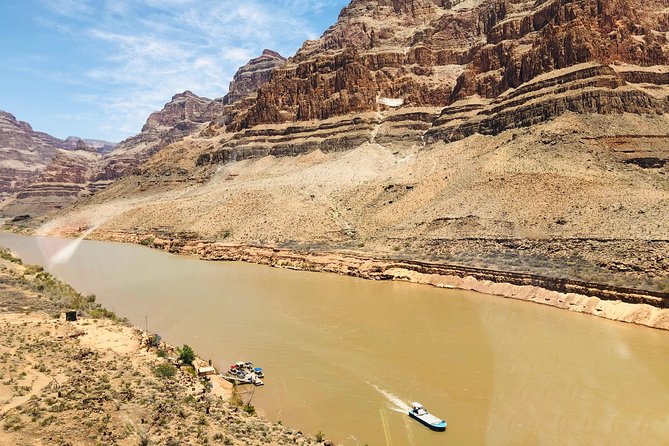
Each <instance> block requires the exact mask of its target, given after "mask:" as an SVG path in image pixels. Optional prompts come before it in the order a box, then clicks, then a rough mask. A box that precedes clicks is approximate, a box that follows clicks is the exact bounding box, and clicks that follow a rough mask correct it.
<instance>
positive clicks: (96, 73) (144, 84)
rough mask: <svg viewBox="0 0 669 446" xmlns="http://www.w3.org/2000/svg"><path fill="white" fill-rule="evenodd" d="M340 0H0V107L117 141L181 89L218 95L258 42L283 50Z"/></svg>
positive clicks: (43, 125) (324, 24) (51, 126)
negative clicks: (0, 43) (0, 66)
mask: <svg viewBox="0 0 669 446" xmlns="http://www.w3.org/2000/svg"><path fill="white" fill-rule="evenodd" d="M348 2H349V1H348V0H330V1H327V0H274V1H271V0H242V1H232V0H218V1H214V0H20V1H19V0H0V37H1V38H2V42H3V44H2V45H0V58H1V60H2V61H3V63H2V70H0V109H2V110H5V111H7V112H10V113H12V114H14V115H15V116H16V117H17V118H18V119H20V120H23V121H27V122H29V123H30V124H31V125H32V126H33V128H34V129H35V130H39V131H44V132H47V133H49V134H52V135H54V136H56V137H59V138H65V137H67V136H70V135H74V136H80V137H85V138H99V139H106V140H110V141H120V140H122V139H124V138H126V137H128V136H131V135H134V134H136V133H137V132H139V130H140V129H141V127H142V125H143V124H144V121H145V120H146V118H147V117H148V115H149V114H150V113H151V112H152V111H154V110H159V109H160V108H162V106H163V104H165V103H166V102H168V101H169V100H170V98H171V97H172V96H173V95H174V94H176V93H180V92H182V91H184V90H191V91H193V92H194V93H195V94H198V95H201V96H207V97H210V98H214V97H220V96H223V95H224V94H225V93H226V92H227V89H228V83H229V82H230V79H231V78H232V76H233V75H234V73H235V71H236V70H237V68H238V67H239V66H241V65H243V64H245V63H246V62H247V61H248V60H249V59H251V58H252V57H256V56H257V55H259V54H260V53H261V52H262V50H263V49H265V48H270V49H273V50H276V51H279V52H280V53H282V54H283V55H284V56H290V55H293V54H294V53H295V51H296V50H297V49H298V48H299V47H300V45H301V44H302V42H303V41H304V40H306V39H314V38H318V37H319V36H320V35H321V34H322V32H323V31H324V30H325V29H327V28H328V27H329V26H330V25H331V24H333V23H334V22H335V21H336V19H337V15H338V14H339V11H340V10H341V8H343V7H344V6H346V4H348Z"/></svg>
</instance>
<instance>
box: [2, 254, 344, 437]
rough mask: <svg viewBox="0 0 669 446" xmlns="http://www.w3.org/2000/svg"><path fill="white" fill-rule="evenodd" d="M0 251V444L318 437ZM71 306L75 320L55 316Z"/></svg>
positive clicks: (91, 301) (60, 283)
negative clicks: (205, 376) (262, 410)
mask: <svg viewBox="0 0 669 446" xmlns="http://www.w3.org/2000/svg"><path fill="white" fill-rule="evenodd" d="M0 254H2V255H1V256H0V376H1V377H2V381H1V382H0V444H1V445H26V446H28V445H31V446H32V445H59V446H64V445H72V446H74V445H90V444H100V445H127V446H131V445H132V446H135V445H137V444H161V445H202V444H225V445H261V444H262V445H267V444H271V445H283V444H297V445H311V444H317V442H316V440H315V439H314V438H313V437H310V436H307V435H303V434H302V433H301V432H299V431H297V430H294V429H290V428H286V427H284V426H282V425H281V424H279V423H272V422H269V421H267V420H265V419H263V418H262V417H260V416H257V415H255V413H254V410H252V409H249V410H247V409H248V407H247V406H246V405H247V404H248V403H249V402H248V401H245V399H247V398H248V397H247V396H246V394H245V393H244V391H243V389H241V388H240V390H239V391H237V390H236V389H234V391H233V388H232V387H231V386H230V385H228V383H227V382H225V381H224V380H222V379H221V378H214V379H212V380H211V381H210V382H209V383H210V384H211V388H210V385H209V384H208V383H207V381H204V380H202V379H200V378H198V377H196V374H195V373H194V370H193V369H192V368H190V367H186V366H181V367H175V366H174V365H173V364H174V362H176V361H175V358H176V352H175V349H174V348H173V347H172V346H169V345H166V344H164V343H163V344H161V345H160V346H159V347H154V348H148V347H147V343H146V339H147V335H146V333H143V332H142V331H141V330H140V329H138V328H135V327H130V326H128V325H127V324H126V323H125V322H124V321H121V320H119V319H118V317H116V316H115V315H114V314H113V313H111V312H109V311H107V310H104V309H103V308H101V307H100V306H99V305H97V304H95V303H94V301H93V300H92V299H91V298H90V297H88V296H82V295H80V294H78V293H77V292H76V291H75V290H73V289H72V288H70V287H69V286H67V285H66V284H64V283H62V282H60V281H58V280H57V279H55V278H53V277H52V276H50V275H48V274H47V273H44V272H43V271H42V270H41V268H38V267H32V266H25V265H22V264H21V263H20V261H18V259H15V258H12V256H11V255H9V253H8V252H7V251H4V250H3V251H0ZM71 308H78V309H79V310H78V312H79V315H80V316H79V318H78V320H77V321H76V322H67V321H65V318H64V316H63V311H64V310H65V309H71ZM166 370H167V371H166ZM320 444H323V443H320ZM327 444H331V443H329V442H327Z"/></svg>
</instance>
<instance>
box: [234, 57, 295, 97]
mask: <svg viewBox="0 0 669 446" xmlns="http://www.w3.org/2000/svg"><path fill="white" fill-rule="evenodd" d="M285 63H286V58H285V57H283V56H282V55H281V54H279V53H277V52H276V51H272V50H264V51H263V53H262V55H260V57H256V58H255V59H251V60H250V61H249V62H248V63H247V64H246V65H244V66H243V67H241V68H240V69H239V70H237V73H236V74H235V76H234V77H233V79H232V82H230V88H229V89H228V94H226V95H225V96H224V97H223V103H224V104H225V105H229V104H233V103H235V102H237V101H239V100H241V99H246V98H248V97H252V96H254V95H255V94H256V92H257V91H258V88H260V87H262V86H263V85H265V84H266V83H267V82H269V81H270V80H271V79H272V72H273V71H274V70H275V69H276V68H277V67H280V66H282V65H285Z"/></svg>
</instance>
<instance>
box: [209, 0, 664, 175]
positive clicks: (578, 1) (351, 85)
mask: <svg viewBox="0 0 669 446" xmlns="http://www.w3.org/2000/svg"><path fill="white" fill-rule="evenodd" d="M668 7H669V2H668V1H667V0H654V1H650V2H641V1H635V0H619V1H615V2H601V1H599V0H546V1H540V2H529V3H528V2H520V1H513V0H511V1H509V0H473V1H467V2H464V1H444V0H353V1H352V2H351V3H350V4H349V6H347V7H346V8H344V9H343V10H342V12H341V14H340V16H339V20H338V21H337V23H336V24H335V25H333V26H332V27H331V28H330V29H328V30H327V31H326V32H325V33H324V34H323V36H322V37H321V38H320V39H318V40H314V41H307V42H305V43H304V45H303V46H302V48H301V49H300V50H299V51H298V52H297V54H296V55H295V56H293V57H292V58H290V59H289V60H288V63H287V64H286V65H285V66H281V67H277V68H275V69H274V71H273V75H272V77H271V80H270V81H269V82H268V83H267V84H265V85H263V86H261V87H260V89H259V90H258V93H257V97H256V99H255V100H253V101H249V102H248V103H246V104H243V106H240V107H238V108H237V109H236V110H235V111H234V113H228V114H226V117H225V119H224V120H223V122H222V124H223V128H224V129H225V131H226V132H227V136H224V137H223V138H222V139H221V144H220V145H218V146H217V147H216V146H215V147H213V149H212V150H211V152H209V153H205V154H202V156H201V157H200V162H201V163H204V162H206V160H207V159H209V160H211V161H212V162H216V161H223V162H227V161H233V160H237V159H245V158H248V157H258V156H265V155H268V154H272V155H282V154H300V153H305V152H309V151H311V150H315V149H320V150H322V151H331V150H332V147H334V145H333V144H331V143H330V142H327V141H321V140H322V139H323V138H321V137H320V136H319V135H318V134H314V136H315V137H316V139H313V140H311V139H310V140H306V139H305V138H303V136H305V135H309V134H310V132H312V131H313V129H314V128H317V127H318V126H319V125H320V124H315V123H314V122H315V121H318V122H321V123H323V122H325V121H327V123H328V124H327V125H329V126H331V125H332V122H334V121H337V120H339V121H341V124H338V126H340V127H341V130H342V132H341V133H340V134H339V135H335V134H334V133H333V134H331V135H328V138H330V139H331V141H336V142H335V144H336V145H337V146H338V147H340V148H341V149H346V148H347V147H352V146H355V144H357V143H358V142H359V141H360V140H365V139H370V140H374V141H376V142H381V143H392V142H394V141H398V142H407V141H412V142H413V143H423V142H427V143H429V142H434V141H437V140H440V139H441V140H445V141H453V140H456V139H461V138H465V137H467V136H469V135H472V134H474V133H482V134H497V133H499V132H501V131H503V130H505V129H509V128H514V127H522V126H528V125H532V124H535V123H537V122H543V121H546V120H549V119H553V118H555V117H556V116H559V115H561V114H563V113H566V112H574V113H603V114H607V113H611V114H619V113H627V112H629V113H650V114H656V113H664V112H666V111H667V110H669V107H668V103H669V102H668V100H667V95H668V94H669V88H667V86H669V80H668V79H669V78H667V75H668V73H667V71H666V70H664V69H663V68H662V67H666V65H667V64H668V63H669V40H668V39H667V33H668V32H669V8H668ZM380 98H387V99H390V100H391V101H397V102H398V103H400V104H401V105H400V106H399V109H395V110H392V113H390V110H389V109H388V107H387V106H385V105H379V103H380V102H381V103H382V104H383V103H384V101H379V99H380ZM421 109H425V110H426V111H425V112H424V113H425V114H424V115H423V116H421V117H420V118H419V119H418V121H411V119H410V118H411V117H413V118H416V115H415V114H414V113H413V112H412V111H411V110H421ZM437 109H443V111H442V112H441V113H439V112H438V111H437V112H435V110H437ZM421 112H423V111H421ZM371 113H376V116H375V117H374V118H372V119H371V120H370V118H369V116H368V115H369V114H371ZM391 114H392V119H390V118H389V115H391ZM402 117H406V118H407V119H408V120H407V121H406V122H404V123H402V122H401V120H402V119H403V118H402ZM353 119H358V120H362V121H365V122H367V123H368V125H367V128H363V127H359V128H357V129H356V130H355V132H353V133H351V132H350V126H349V125H348V124H347V123H348V122H350V121H351V120H353ZM282 126H283V127H282ZM300 127H302V128H301V129H300V130H299V131H298V130H297V129H298V128H300ZM398 129H409V130H410V131H408V132H406V131H398ZM385 130H390V131H385ZM249 131H251V132H249ZM379 131H380V133H379ZM276 132H280V133H281V134H282V136H281V138H278V136H277V135H276ZM365 133H367V135H368V138H365V137H363V135H364V134H365ZM372 133H373V137H372ZM249 135H253V137H249ZM261 135H264V139H262V138H261V139H258V138H259V136H261ZM291 135H292V137H291ZM347 135H353V137H351V138H348V136H347Z"/></svg>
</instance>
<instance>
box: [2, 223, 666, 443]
mask: <svg viewBox="0 0 669 446" xmlns="http://www.w3.org/2000/svg"><path fill="white" fill-rule="evenodd" d="M0 245H2V246H6V247H9V248H10V249H12V250H13V251H14V252H16V253H17V254H18V255H20V256H21V257H22V258H23V259H24V261H25V262H26V263H35V264H40V265H43V266H45V267H47V269H48V270H49V271H51V272H52V273H54V274H55V275H56V276H58V277H60V278H61V279H63V280H64V281H66V282H68V283H70V284H71V285H72V286H74V287H75V288H77V289H78V290H79V291H81V292H84V293H94V294H96V295H97V298H98V301H99V302H100V303H101V304H103V305H104V306H105V307H107V308H109V309H113V310H114V311H116V312H117V313H118V314H119V315H122V316H126V317H128V318H129V319H130V321H131V322H132V323H133V324H135V325H137V326H140V327H144V324H145V320H146V319H148V325H149V330H150V331H152V332H156V333H160V334H161V335H162V337H163V338H164V339H165V340H166V341H168V342H170V343H172V344H175V345H180V344H184V343H186V344H189V345H191V346H192V347H193V348H194V349H195V351H196V352H197V353H198V354H199V355H200V356H202V357H204V358H206V359H212V360H213V362H214V364H215V365H217V366H219V367H221V368H225V367H226V366H227V365H228V364H231V363H234V362H236V361H239V360H251V361H253V362H254V363H256V365H259V366H261V367H263V368H264V369H265V371H266V375H267V377H266V379H265V382H266V385H265V386H264V387H262V388H257V389H256V390H255V394H254V395H253V401H252V402H253V404H254V405H256V407H257V408H258V409H259V410H260V411H261V412H262V413H263V414H264V415H265V416H266V417H267V418H269V419H271V420H281V421H282V422H283V423H284V424H286V425H289V426H293V427H296V428H298V429H301V430H302V431H303V432H305V433H309V434H312V435H313V434H315V433H316V432H318V431H322V432H324V433H325V434H326V436H327V438H330V439H333V440H335V441H337V442H339V443H343V444H346V445H358V444H359V445H364V444H369V445H370V446H378V445H382V446H390V445H394V446H401V445H412V446H430V445H443V444H456V445H484V444H488V445H556V444H560V445H563V444H575V445H576V444H589V445H595V444H601V445H612V444H644V445H653V444H658V445H660V444H668V440H667V439H668V438H669V332H663V331H659V330H653V329H649V328H645V327H639V326H634V325H629V324H624V323H619V322H613V321H609V320H604V319H599V318H595V317H592V316H587V315H582V314H576V313H570V312H568V311H564V310H558V309H555V308H552V307H545V306H540V305H536V304H530V303H527V302H520V301H514V300H510V299H503V298H500V297H493V296H487V295H483V294H478V293H473V292H465V291H457V290H443V289H436V288H431V287H428V286H423V285H415V284H409V283H399V282H371V281H365V280H362V279H356V278H350V277H343V276H337V275H332V274H325V273H308V272H298V271H289V270H282V269H273V268H270V267H266V266H258V265H251V264H245V263H228V262H204V261H200V260H197V259H193V258H189V257H184V256H175V255H170V254H166V253H163V252H158V251H155V250H151V249H148V248H144V247H141V246H133V245H124V244H115V243H105V242H95V241H83V242H73V241H71V240H61V239H45V238H31V237H23V236H17V235H12V234H7V233H0ZM145 318H146V319H145ZM250 396H251V395H248V396H247V397H250ZM411 401H420V402H421V403H423V404H424V405H425V406H426V407H427V408H428V410H430V411H431V412H433V413H434V414H435V415H437V416H439V417H442V418H444V419H446V421H447V422H448V425H449V426H448V430H447V432H445V433H435V432H431V431H429V430H428V429H426V428H424V427H422V426H421V425H419V424H418V423H416V422H414V421H412V420H411V419H409V418H408V417H407V416H406V415H405V414H404V413H402V412H401V410H402V409H403V407H405V406H406V404H407V403H409V402H411Z"/></svg>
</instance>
